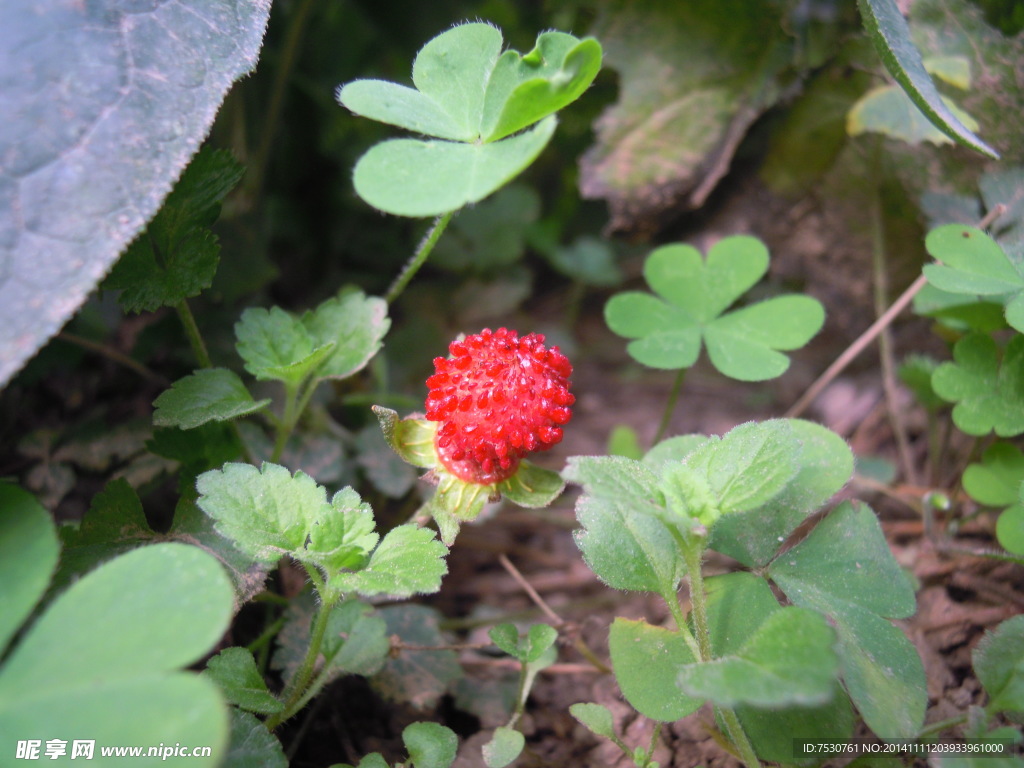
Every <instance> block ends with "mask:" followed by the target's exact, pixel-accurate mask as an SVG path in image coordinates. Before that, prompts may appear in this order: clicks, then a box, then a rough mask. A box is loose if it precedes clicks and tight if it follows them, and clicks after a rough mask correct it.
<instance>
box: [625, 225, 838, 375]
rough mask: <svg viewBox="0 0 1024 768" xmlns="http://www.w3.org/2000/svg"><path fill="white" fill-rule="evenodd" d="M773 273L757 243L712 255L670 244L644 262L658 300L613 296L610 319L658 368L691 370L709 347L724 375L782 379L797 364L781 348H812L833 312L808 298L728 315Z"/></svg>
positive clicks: (778, 300)
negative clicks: (704, 347)
mask: <svg viewBox="0 0 1024 768" xmlns="http://www.w3.org/2000/svg"><path fill="white" fill-rule="evenodd" d="M767 270H768V249H767V248H765V246H764V244H763V243H761V241H759V240H757V239H756V238H753V237H748V236H743V235H737V236H734V237H727V238H725V239H723V240H721V241H719V242H718V243H717V244H715V245H714V246H713V247H712V248H711V250H710V251H708V256H707V261H706V262H705V261H704V260H703V259H702V258H701V255H700V252H699V251H697V249H696V248H693V247H692V246H689V245H683V244H675V245H667V246H662V247H661V248H658V249H656V250H655V251H653V252H652V253H651V255H650V256H648V258H647V261H646V263H645V264H644V277H645V278H646V279H647V284H648V285H649V286H650V287H651V289H652V290H653V291H654V292H655V293H656V294H657V296H652V295H650V294H648V293H640V292H627V293H621V294H619V295H617V296H613V297H612V299H611V300H610V301H609V302H608V304H607V306H606V307H605V320H606V321H607V323H608V327H609V328H611V329H612V330H613V331H615V333H617V334H619V335H620V336H625V337H626V338H630V339H635V341H632V342H630V344H629V346H628V347H627V349H628V351H629V354H630V355H632V357H633V358H634V359H635V360H637V361H638V362H640V363H643V364H644V365H647V366H650V367H651V368H663V369H669V370H672V369H678V368H689V367H690V366H692V365H693V364H694V363H695V362H696V361H697V357H698V355H699V354H700V349H701V344H702V343H703V344H706V345H707V349H708V357H709V358H710V359H711V362H712V364H713V365H714V366H715V367H716V368H717V369H718V370H719V371H721V372H722V373H723V374H725V375H726V376H729V377H731V378H734V379H739V380H740V381H764V380H765V379H771V378H775V377H776V376H779V375H781V374H782V373H783V372H784V371H785V370H786V369H787V368H788V367H789V359H788V358H787V357H786V356H785V355H784V354H782V353H781V352H779V351H778V350H792V349H797V348H798V347H801V346H803V345H804V344H806V343H807V342H808V341H809V340H810V339H811V337H812V336H814V334H816V333H817V332H818V331H819V330H820V329H821V326H822V324H823V323H824V320H825V312H824V310H823V309H822V307H821V304H820V303H818V302H817V301H816V300H815V299H812V298H810V297H807V296H778V297H775V298H772V299H768V300H766V301H763V302H760V303H758V304H753V305H750V306H747V307H743V308H741V309H738V310H735V311H733V312H729V313H727V314H722V313H723V312H725V310H726V309H728V308H729V306H730V305H732V304H733V303H734V302H735V301H736V300H737V299H738V298H739V297H740V295H741V294H743V293H744V292H745V291H747V290H748V289H749V288H751V287H752V286H753V285H754V284H755V283H757V282H758V280H760V279H761V278H762V277H763V276H764V274H765V272H767Z"/></svg>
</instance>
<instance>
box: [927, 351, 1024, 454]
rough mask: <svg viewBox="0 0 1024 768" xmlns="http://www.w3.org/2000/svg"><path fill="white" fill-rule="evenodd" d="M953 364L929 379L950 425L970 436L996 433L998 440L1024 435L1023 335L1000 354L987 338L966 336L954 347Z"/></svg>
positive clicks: (937, 371) (939, 369)
mask: <svg viewBox="0 0 1024 768" xmlns="http://www.w3.org/2000/svg"><path fill="white" fill-rule="evenodd" d="M953 360H954V362H947V363H943V364H942V365H940V366H939V367H938V368H937V369H936V371H935V373H934V374H932V387H933V388H934V389H935V392H936V394H938V395H939V396H940V397H942V398H944V399H945V400H948V401H950V402H955V403H956V405H955V406H954V407H953V422H954V423H955V424H956V425H957V427H958V428H960V429H961V430H962V431H964V432H966V433H967V434H969V435H985V434H988V433H989V432H991V431H993V430H995V433H996V434H997V435H999V436H1000V437H1013V436H1014V435H1019V434H1020V433H1022V432H1024V336H1014V337H1013V339H1011V340H1010V343H1009V344H1007V345H1006V349H1005V351H1004V353H1003V360H1002V363H1001V364H1000V360H999V349H998V347H997V346H996V343H995V341H994V340H993V339H992V337H991V336H989V335H988V334H983V333H974V334H971V335H969V336H965V337H964V338H963V339H961V340H960V341H958V342H957V344H956V346H955V347H954V348H953Z"/></svg>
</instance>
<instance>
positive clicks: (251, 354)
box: [235, 290, 391, 386]
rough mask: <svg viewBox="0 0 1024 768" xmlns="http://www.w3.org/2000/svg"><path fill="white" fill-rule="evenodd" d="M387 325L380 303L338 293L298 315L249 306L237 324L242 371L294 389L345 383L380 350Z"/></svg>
mask: <svg viewBox="0 0 1024 768" xmlns="http://www.w3.org/2000/svg"><path fill="white" fill-rule="evenodd" d="M390 325H391V321H390V320H389V319H388V317H387V305H386V304H385V303H384V300H383V299H379V298H376V297H367V296H365V295H364V294H363V293H362V292H361V291H350V290H349V291H342V293H341V295H339V296H336V297H334V298H331V299H328V300H327V301H325V302H323V303H322V304H320V305H319V306H318V307H316V309H313V310H309V311H307V312H305V313H304V314H303V315H302V316H301V317H297V316H295V315H293V314H291V313H290V312H285V311H284V310H283V309H281V308H280V307H271V308H270V309H269V310H266V309H260V308H256V307H253V308H250V309H247V310H245V312H243V313H242V318H241V320H239V321H238V323H236V324H235V337H236V338H237V343H236V347H237V349H238V354H239V355H240V356H241V357H242V359H243V360H244V361H245V369H246V370H247V371H249V373H251V374H252V375H253V376H255V377H256V378H257V379H260V380H261V381H265V380H278V381H283V382H285V383H286V384H290V385H292V386H295V385H297V384H298V383H300V382H302V381H304V380H306V379H308V378H311V377H313V378H315V379H316V380H318V381H319V380H322V379H343V378H346V377H348V376H351V375H352V374H354V373H356V372H357V371H359V370H361V369H362V368H363V367H365V366H366V364H367V363H368V362H369V361H370V358H372V357H373V356H374V355H375V354H376V353H377V351H378V350H379V349H380V345H381V340H382V339H383V338H384V335H385V334H386V333H387V331H388V328H389V327H390Z"/></svg>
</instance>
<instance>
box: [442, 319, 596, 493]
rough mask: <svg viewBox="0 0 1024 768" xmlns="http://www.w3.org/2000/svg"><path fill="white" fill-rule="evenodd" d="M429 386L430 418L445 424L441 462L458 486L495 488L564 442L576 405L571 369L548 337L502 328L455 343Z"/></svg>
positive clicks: (450, 346)
mask: <svg viewBox="0 0 1024 768" xmlns="http://www.w3.org/2000/svg"><path fill="white" fill-rule="evenodd" d="M448 351H449V352H450V354H451V356H450V357H447V358H444V357H438V358H435V359H434V370H435V371H436V372H435V373H434V375H433V376H431V377H430V378H429V379H427V387H428V388H429V390H430V391H429V392H428V393H427V418H428V419H429V420H430V421H436V422H439V424H438V428H437V433H436V435H435V437H434V446H435V448H436V449H437V455H438V457H439V458H440V460H441V463H442V464H443V465H444V466H445V468H446V469H447V470H448V471H449V472H451V473H452V474H453V475H455V476H456V477H458V478H459V479H460V480H464V481H466V482H469V483H478V484H481V485H491V484H493V483H499V482H501V481H502V480H506V479H508V478H509V477H511V476H512V475H514V474H515V472H516V469H517V468H518V466H519V461H520V459H522V458H523V457H524V456H526V455H527V454H529V453H531V452H533V451H546V450H547V449H548V448H550V447H551V446H553V445H556V444H557V443H559V442H560V441H561V440H562V426H563V425H565V424H566V423H568V421H569V419H571V418H572V411H571V410H570V406H572V404H573V403H574V402H575V401H576V398H575V397H573V395H572V394H571V393H570V392H569V387H570V385H571V382H570V381H569V377H570V376H571V375H572V365H571V364H570V363H569V359H568V358H567V357H566V356H565V355H563V354H562V353H561V352H560V351H559V350H558V347H552V348H551V349H548V348H547V347H545V346H544V336H542V335H541V334H539V333H530V334H527V335H526V336H523V337H522V338H519V335H518V334H517V333H516V332H515V331H511V330H509V329H507V328H499V329H498V330H496V331H494V332H493V333H492V332H491V330H490V329H489V328H485V329H484V330H482V331H481V332H480V333H475V334H473V335H472V336H467V337H466V338H464V339H462V340H461V341H453V342H452V343H451V344H450V345H449V346H448Z"/></svg>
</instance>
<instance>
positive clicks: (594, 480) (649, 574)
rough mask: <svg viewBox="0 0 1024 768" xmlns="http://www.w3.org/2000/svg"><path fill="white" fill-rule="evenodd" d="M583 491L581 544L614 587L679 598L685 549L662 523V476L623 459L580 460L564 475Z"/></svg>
mask: <svg viewBox="0 0 1024 768" xmlns="http://www.w3.org/2000/svg"><path fill="white" fill-rule="evenodd" d="M562 475H563V477H565V479H566V480H568V481H569V482H571V483H576V484H577V485H582V486H583V495H582V496H580V498H579V500H578V501H577V502H576V517H577V518H578V519H579V521H580V525H581V526H582V529H581V530H579V531H577V532H576V534H575V538H576V545H577V546H578V547H579V548H580V551H581V552H582V553H583V559H584V560H586V562H587V565H588V566H589V567H590V569H591V570H592V571H593V572H594V573H595V574H597V577H598V578H599V579H601V581H603V582H604V583H606V584H607V585H608V586H610V587H613V588H615V589H628V590H634V591H638V592H656V593H658V594H662V595H667V594H674V593H675V590H676V589H677V588H678V586H679V580H680V578H681V577H682V573H683V568H684V566H683V560H682V555H681V553H680V552H679V547H678V546H677V545H676V543H675V540H674V539H673V538H672V536H671V535H669V532H668V530H667V529H666V528H665V525H664V524H663V523H662V522H661V520H660V516H661V515H662V514H663V507H662V506H661V504H662V503H663V499H662V498H661V491H660V490H659V489H658V478H657V476H656V475H655V474H654V473H653V472H652V471H651V470H650V468H648V467H647V466H645V465H644V464H642V463H641V462H638V461H633V460H631V459H626V458H623V457H621V456H600V457H597V456H574V457H572V458H570V459H569V463H568V466H566V468H565V470H564V471H563V472H562Z"/></svg>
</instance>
